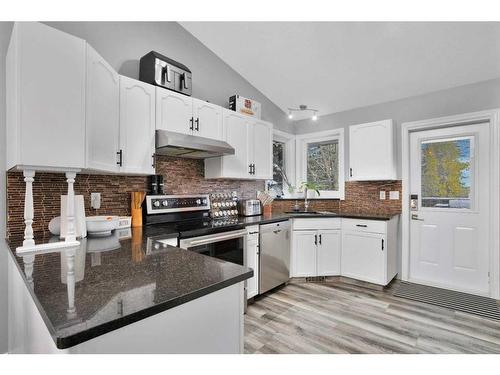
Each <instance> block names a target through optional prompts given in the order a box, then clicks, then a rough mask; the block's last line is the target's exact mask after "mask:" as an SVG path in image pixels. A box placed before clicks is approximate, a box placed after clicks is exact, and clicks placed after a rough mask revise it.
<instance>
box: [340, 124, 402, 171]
mask: <svg viewBox="0 0 500 375" xmlns="http://www.w3.org/2000/svg"><path fill="white" fill-rule="evenodd" d="M349 179H350V180H351V181H368V180H396V179H397V174H396V155H395V153H394V135H393V126H392V120H384V121H377V122H370V123H367V124H360V125H352V126H350V127H349Z"/></svg>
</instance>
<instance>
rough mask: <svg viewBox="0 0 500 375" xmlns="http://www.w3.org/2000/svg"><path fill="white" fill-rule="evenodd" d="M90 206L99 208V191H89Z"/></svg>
mask: <svg viewBox="0 0 500 375" xmlns="http://www.w3.org/2000/svg"><path fill="white" fill-rule="evenodd" d="M90 206H91V207H92V208H94V209H96V210H98V209H99V208H101V193H90Z"/></svg>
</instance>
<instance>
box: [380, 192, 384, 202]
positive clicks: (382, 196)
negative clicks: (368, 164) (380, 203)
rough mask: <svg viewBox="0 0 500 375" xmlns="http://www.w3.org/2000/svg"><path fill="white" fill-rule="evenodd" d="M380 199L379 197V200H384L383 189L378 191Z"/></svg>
mask: <svg viewBox="0 0 500 375" xmlns="http://www.w3.org/2000/svg"><path fill="white" fill-rule="evenodd" d="M380 199H381V200H384V199H385V191H384V190H381V191H380Z"/></svg>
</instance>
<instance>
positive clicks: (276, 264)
mask: <svg viewBox="0 0 500 375" xmlns="http://www.w3.org/2000/svg"><path fill="white" fill-rule="evenodd" d="M289 279H290V224H289V223H288V221H280V222H279V223H272V224H263V225H261V226H260V277H259V294H262V293H265V292H267V291H268V290H271V289H273V288H275V287H277V286H278V285H281V284H283V283H286V282H287V281H288V280H289Z"/></svg>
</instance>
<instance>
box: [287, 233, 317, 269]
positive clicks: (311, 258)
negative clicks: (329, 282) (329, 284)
mask: <svg viewBox="0 0 500 375" xmlns="http://www.w3.org/2000/svg"><path fill="white" fill-rule="evenodd" d="M317 233H318V232H317V231H315V230H304V231H294V232H293V245H292V246H293V259H292V261H293V275H292V277H306V276H316V254H317V241H318V240H317V238H318V237H317Z"/></svg>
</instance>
